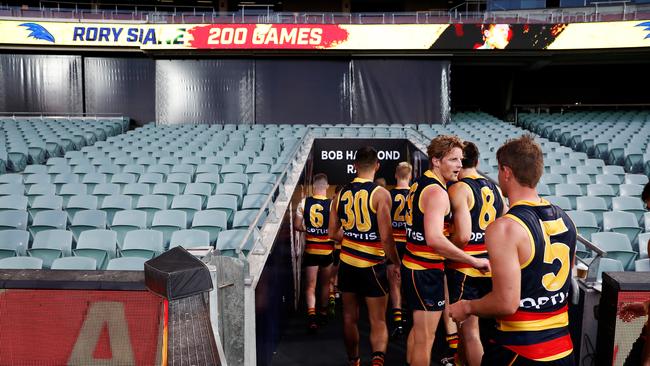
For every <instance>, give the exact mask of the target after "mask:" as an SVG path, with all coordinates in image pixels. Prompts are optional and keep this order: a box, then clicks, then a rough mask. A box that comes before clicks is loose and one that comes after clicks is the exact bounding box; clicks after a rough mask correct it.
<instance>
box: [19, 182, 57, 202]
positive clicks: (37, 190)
mask: <svg viewBox="0 0 650 366" xmlns="http://www.w3.org/2000/svg"><path fill="white" fill-rule="evenodd" d="M25 195H26V196H27V200H28V202H29V204H30V205H31V204H32V203H33V202H34V199H36V197H37V196H45V195H47V196H54V195H56V186H55V185H54V184H52V183H36V184H32V185H31V186H30V187H29V188H28V189H27V193H26V194H25Z"/></svg>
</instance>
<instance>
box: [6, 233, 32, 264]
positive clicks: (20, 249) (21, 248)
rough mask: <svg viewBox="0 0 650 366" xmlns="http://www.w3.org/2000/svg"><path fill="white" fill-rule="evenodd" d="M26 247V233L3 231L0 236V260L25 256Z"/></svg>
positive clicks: (27, 237) (27, 236) (27, 235)
mask: <svg viewBox="0 0 650 366" xmlns="http://www.w3.org/2000/svg"><path fill="white" fill-rule="evenodd" d="M28 246H29V232H28V231H26V230H4V231H3V232H2V234H1V235H0V259H1V258H7V257H17V256H21V255H25V254H26V253H27V247H28Z"/></svg>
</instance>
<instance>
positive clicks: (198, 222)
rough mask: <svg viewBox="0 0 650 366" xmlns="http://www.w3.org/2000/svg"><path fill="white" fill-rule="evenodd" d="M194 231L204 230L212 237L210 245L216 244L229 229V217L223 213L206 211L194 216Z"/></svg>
mask: <svg viewBox="0 0 650 366" xmlns="http://www.w3.org/2000/svg"><path fill="white" fill-rule="evenodd" d="M192 229H198V230H204V231H206V232H208V234H209V235H210V244H215V243H216V241H217V237H218V236H219V233H220V232H221V231H222V230H227V229H228V216H227V215H226V213H225V212H223V211H218V210H206V211H199V212H197V213H195V214H194V219H193V220H192Z"/></svg>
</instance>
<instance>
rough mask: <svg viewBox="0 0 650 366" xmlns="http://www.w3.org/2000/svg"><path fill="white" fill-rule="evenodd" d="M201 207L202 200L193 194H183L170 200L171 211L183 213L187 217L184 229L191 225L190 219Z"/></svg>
mask: <svg viewBox="0 0 650 366" xmlns="http://www.w3.org/2000/svg"><path fill="white" fill-rule="evenodd" d="M202 207H203V198H202V197H201V196H197V195H193V194H183V195H180V196H176V197H174V199H173V200H172V206H171V208H172V210H180V211H183V212H185V214H186V217H187V224H186V227H189V226H190V225H191V224H192V219H193V218H194V214H195V213H196V212H197V211H201V208H202Z"/></svg>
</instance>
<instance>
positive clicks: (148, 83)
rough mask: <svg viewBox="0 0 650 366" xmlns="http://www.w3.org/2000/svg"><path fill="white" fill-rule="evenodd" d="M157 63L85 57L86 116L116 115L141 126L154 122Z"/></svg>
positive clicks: (142, 60)
mask: <svg viewBox="0 0 650 366" xmlns="http://www.w3.org/2000/svg"><path fill="white" fill-rule="evenodd" d="M155 88H156V63H155V61H154V60H152V59H149V58H117V57H115V58H113V57H85V58H84V92H85V93H84V99H85V101H86V113H118V114H120V115H125V116H129V117H131V119H132V120H134V121H135V124H136V125H138V126H142V125H144V124H145V123H147V122H150V121H155V120H156V93H155V92H154V90H155Z"/></svg>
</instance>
